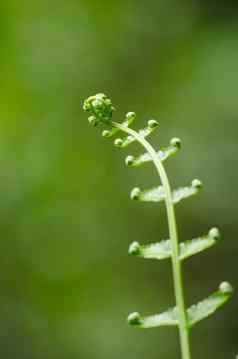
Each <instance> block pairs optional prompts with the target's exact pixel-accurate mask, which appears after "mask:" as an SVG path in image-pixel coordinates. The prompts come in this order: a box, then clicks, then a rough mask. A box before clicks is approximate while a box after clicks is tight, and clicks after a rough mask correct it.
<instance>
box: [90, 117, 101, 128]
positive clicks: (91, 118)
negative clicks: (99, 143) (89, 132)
mask: <svg viewBox="0 0 238 359" xmlns="http://www.w3.org/2000/svg"><path fill="white" fill-rule="evenodd" d="M88 122H89V123H90V125H92V126H94V127H96V126H97V125H98V123H99V121H98V120H97V118H96V117H95V116H89V118H88Z"/></svg>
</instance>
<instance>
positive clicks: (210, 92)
mask: <svg viewBox="0 0 238 359" xmlns="http://www.w3.org/2000/svg"><path fill="white" fill-rule="evenodd" d="M0 17H1V21H0V39H1V46H0V73H1V77H0V78H1V86H0V354H1V358H4V359H15V358H18V359H43V358H44V359H56V358H57V359H66V358H67V359H76V358H80V359H101V358H102V359H109V358H110V359H112V358H113V359H121V358H125V359H140V358H141V359H145V358H149V359H158V358H164V359H167V358H168V359H172V358H179V345H178V337H177V332H176V330H175V329H174V328H159V329H154V330H147V331H140V330H137V329H135V328H130V327H129V326H128V325H127V324H126V321H125V318H126V317H127V314H128V313H129V312H131V311H135V310H136V311H140V312H142V313H145V314H152V313H156V312H159V311H163V310H165V309H167V307H169V306H172V305H173V304H174V297H173V283H172V278H171V267H170V263H169V262H167V261H163V262H156V261H146V260H142V259H137V258H133V257H129V256H128V255H127V249H128V246H129V244H130V243H131V242H132V241H134V240H136V241H139V242H141V243H150V242H155V241H158V240H160V239H162V238H167V236H168V230H167V224H166V214H165V210H164V206H163V205H159V206H157V205H152V204H140V203H135V202H131V201H130V199H129V192H130V190H131V188H132V187H134V186H140V187H141V188H149V187H151V186H154V185H157V184H158V179H157V177H156V173H155V171H154V169H153V168H152V166H151V165H146V166H144V167H143V168H139V169H127V168H126V167H125V165H124V158H125V156H126V155H127V154H133V153H140V151H141V149H140V148H139V147H138V146H137V145H131V147H130V148H129V150H128V151H127V150H126V151H125V152H123V151H119V150H117V149H115V148H114V147H113V145H112V143H111V141H110V140H109V141H108V140H105V139H103V138H102V137H101V134H100V130H98V129H94V128H91V127H90V126H89V125H88V123H87V116H86V115H85V114H84V113H83V111H82V101H83V99H84V98H86V97H88V96H89V95H92V94H94V93H97V92H105V93H106V94H108V95H109V96H110V97H111V98H112V101H113V103H114V105H115V107H116V108H117V112H116V113H115V119H117V120H118V121H120V120H122V119H123V116H124V114H125V113H126V112H127V111H136V112H137V115H138V121H137V123H136V125H135V126H136V128H140V127H143V126H144V124H145V122H146V121H147V120H148V119H149V118H151V117H154V118H156V119H158V121H159V123H160V129H159V130H158V131H157V133H156V134H155V135H153V138H152V142H153V144H154V145H155V147H156V148H159V146H164V145H167V143H168V142H169V140H170V138H171V137H174V136H176V137H180V138H181V139H182V143H183V149H182V151H181V152H180V153H179V154H178V155H177V156H176V158H173V159H171V160H169V161H168V163H167V164H166V168H167V170H168V173H169V177H170V179H171V183H172V186H173V187H176V186H182V185H187V184H188V183H190V181H191V180H192V179H193V178H200V179H201V180H202V181H203V182H204V190H203V192H202V193H201V194H200V195H199V196H198V197H196V198H194V199H189V200H187V201H185V202H183V203H182V204H181V205H179V206H178V208H177V217H178V225H179V233H180V238H181V240H187V239H190V238H193V237H196V236H199V235H200V234H204V233H207V231H208V230H209V229H210V228H211V227H213V226H218V227H219V228H221V230H222V233H223V236H222V240H221V241H220V242H219V245H218V246H217V247H216V248H212V249H210V250H209V251H208V252H206V253H201V254H199V255H197V256H195V257H193V258H191V259H189V260H187V261H186V263H185V265H184V279H185V282H186V302H187V304H188V305H190V304H192V303H194V302H197V301H199V300H201V299H203V298H204V297H206V296H207V295H208V294H209V293H210V292H212V291H214V290H216V288H217V287H218V285H219V283H220V282H221V281H222V280H229V281H231V282H232V283H233V284H234V286H235V288H236V287H238V285H237V284H238V264H237V263H238V262H237V256H238V244H237V233H238V223H237V202H238V189H237V182H238V164H237V157H238V156H237V153H238V144H237V135H238V97H237V84H238V65H237V64H238V6H237V1H225V0H224V1H208V0H206V1H205V0H193V1H192V0H191V1H189V0H166V1H165V0H157V1H142V0H137V1H135V0H121V1H96V0H81V1H80V0H77V1H76V0H75V1H73V0H67V1H54V0H53V1H45V0H43V1H29V0H23V1H20V2H19V1H16V0H15V1H14V0H9V1H5V0H2V1H1V4H0ZM237 300H238V295H237V293H236V292H235V294H234V296H233V299H232V301H231V302H230V303H229V304H227V305H226V306H225V307H224V308H222V309H221V310H220V311H219V312H217V313H216V315H215V316H213V317H210V318H209V319H207V320H206V321H204V322H202V323H200V324H199V325H198V326H197V327H196V328H195V329H194V331H193V332H192V350H193V359H199V358H207V359H208V358H216V359H227V358H233V359H234V358H235V355H236V354H237V353H238V340H237V332H238V304H237Z"/></svg>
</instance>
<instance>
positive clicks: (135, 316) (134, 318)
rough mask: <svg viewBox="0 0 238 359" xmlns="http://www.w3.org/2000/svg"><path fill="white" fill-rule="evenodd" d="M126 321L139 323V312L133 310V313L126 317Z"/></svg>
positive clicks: (133, 323) (132, 323)
mask: <svg viewBox="0 0 238 359" xmlns="http://www.w3.org/2000/svg"><path fill="white" fill-rule="evenodd" d="M127 322H128V323H129V324H130V325H139V324H140V323H141V316H140V314H139V313H137V312H134V313H131V314H130V315H129V316H128V318H127Z"/></svg>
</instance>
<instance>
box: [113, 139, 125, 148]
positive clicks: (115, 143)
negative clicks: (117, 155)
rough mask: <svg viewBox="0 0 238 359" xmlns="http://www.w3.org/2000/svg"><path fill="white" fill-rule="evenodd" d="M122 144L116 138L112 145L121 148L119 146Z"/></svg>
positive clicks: (120, 140)
mask: <svg viewBox="0 0 238 359" xmlns="http://www.w3.org/2000/svg"><path fill="white" fill-rule="evenodd" d="M122 144H123V141H122V139H121V138H116V139H115V141H114V145H115V146H116V147H121V145H122Z"/></svg>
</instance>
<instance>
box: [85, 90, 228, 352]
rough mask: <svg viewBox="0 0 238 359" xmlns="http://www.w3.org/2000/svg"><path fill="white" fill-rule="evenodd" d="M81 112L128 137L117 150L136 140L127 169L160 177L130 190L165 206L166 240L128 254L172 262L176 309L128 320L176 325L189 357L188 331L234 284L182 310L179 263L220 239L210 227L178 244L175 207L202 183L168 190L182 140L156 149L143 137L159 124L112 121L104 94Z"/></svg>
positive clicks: (119, 142)
mask: <svg viewBox="0 0 238 359" xmlns="http://www.w3.org/2000/svg"><path fill="white" fill-rule="evenodd" d="M83 108H84V110H85V111H87V112H89V113H90V114H91V115H90V117H89V122H90V124H92V125H94V126H97V125H99V124H104V125H106V126H110V127H111V128H109V129H106V130H104V131H103V132H102V135H103V136H104V137H107V138H110V137H112V136H114V135H116V134H117V133H118V132H120V131H121V132H124V133H125V134H126V136H125V137H124V138H117V139H116V140H115V141H114V144H115V146H116V147H119V148H125V147H127V146H128V145H129V144H131V143H133V142H135V141H137V142H138V143H140V144H141V145H142V146H143V147H144V148H145V150H146V152H145V153H144V154H142V155H141V156H138V157H134V156H128V157H127V158H126V164H127V165H128V166H130V167H137V166H140V165H142V164H144V163H146V162H153V164H154V166H155V168H156V171H157V173H158V175H159V177H160V180H161V185H159V186H158V187H155V188H152V189H149V190H144V191H142V190H140V189H139V188H134V189H133V190H132V192H131V199H133V200H139V201H152V202H161V201H164V202H165V205H166V210H167V216H168V228H169V239H168V240H163V241H161V242H159V243H155V244H150V245H140V244H139V243H138V242H133V243H132V244H131V246H130V248H129V253H130V254H133V255H135V256H138V257H143V258H153V259H165V258H171V262H172V270H173V281H174V292H175V301H176V305H175V307H174V308H170V309H168V310H167V311H165V312H163V313H161V314H156V315H151V316H148V317H143V316H141V315H140V314H139V313H137V312H135V313H132V314H130V315H129V317H128V322H129V324H131V325H135V326H138V327H141V328H152V327H158V326H164V325H169V326H177V327H178V329H179V336H180V344H181V352H182V358H183V359H190V358H191V351H190V343H189V333H190V330H191V328H192V327H193V326H194V325H195V324H196V323H197V322H199V321H201V320H202V319H204V318H206V317H207V316H209V315H211V314H212V313H214V312H215V311H216V310H217V309H218V308H219V307H220V306H222V305H223V304H224V303H225V302H226V301H227V300H228V299H229V297H230V296H231V293H232V286H231V285H230V284H229V283H228V282H222V283H221V284H220V286H219V289H218V290H217V291H216V292H215V293H213V294H211V295H210V296H209V297H208V298H206V299H205V300H203V301H201V302H199V303H198V304H195V305H192V306H191V307H190V308H188V309H186V307H185V300H184V290H183V280H182V268H181V267H182V262H183V261H184V260H185V259H186V258H188V257H190V256H192V255H194V254H196V253H199V252H201V251H203V250H205V249H207V248H209V247H211V246H213V245H214V244H216V242H217V239H218V238H219V237H220V233H219V230H218V229H217V228H212V229H211V230H210V231H209V233H208V234H206V235H204V236H202V237H200V238H195V239H193V240H191V241H187V242H184V243H181V242H179V240H178V232H177V225H176V217H175V208H174V207H175V204H177V203H178V202H180V201H181V200H183V199H185V198H187V197H190V196H193V195H195V194H196V193H198V192H199V190H200V189H201V188H202V183H201V181H199V180H198V179H195V180H193V181H192V183H191V185H190V186H187V187H184V188H179V189H177V190H173V191H172V190H171V187H170V183H169V180H168V177H167V174H166V171H165V168H164V162H165V161H166V160H167V159H168V158H169V157H170V156H172V155H174V154H175V153H176V152H177V151H178V150H179V149H180V147H181V142H180V140H179V139H178V138H173V139H172V140H171V141H170V145H169V146H168V147H166V148H162V149H161V150H159V151H156V150H155V149H154V148H153V147H152V146H151V144H150V143H149V142H148V141H147V139H146V138H147V137H148V136H149V135H150V134H151V133H152V132H153V131H154V130H155V129H156V128H157V127H158V123H157V122H156V121H155V120H149V121H148V124H147V127H146V128H144V129H142V130H139V131H135V130H133V129H131V128H130V127H129V126H130V125H131V124H132V122H133V121H134V120H135V118H136V114H135V113H134V112H129V113H127V115H126V118H125V120H124V122H123V123H117V122H114V121H113V120H112V114H113V112H114V107H113V106H112V103H111V100H110V99H109V98H108V97H107V96H106V95H104V94H97V95H95V96H91V97H89V98H88V99H87V100H85V102H84V106H83Z"/></svg>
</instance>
